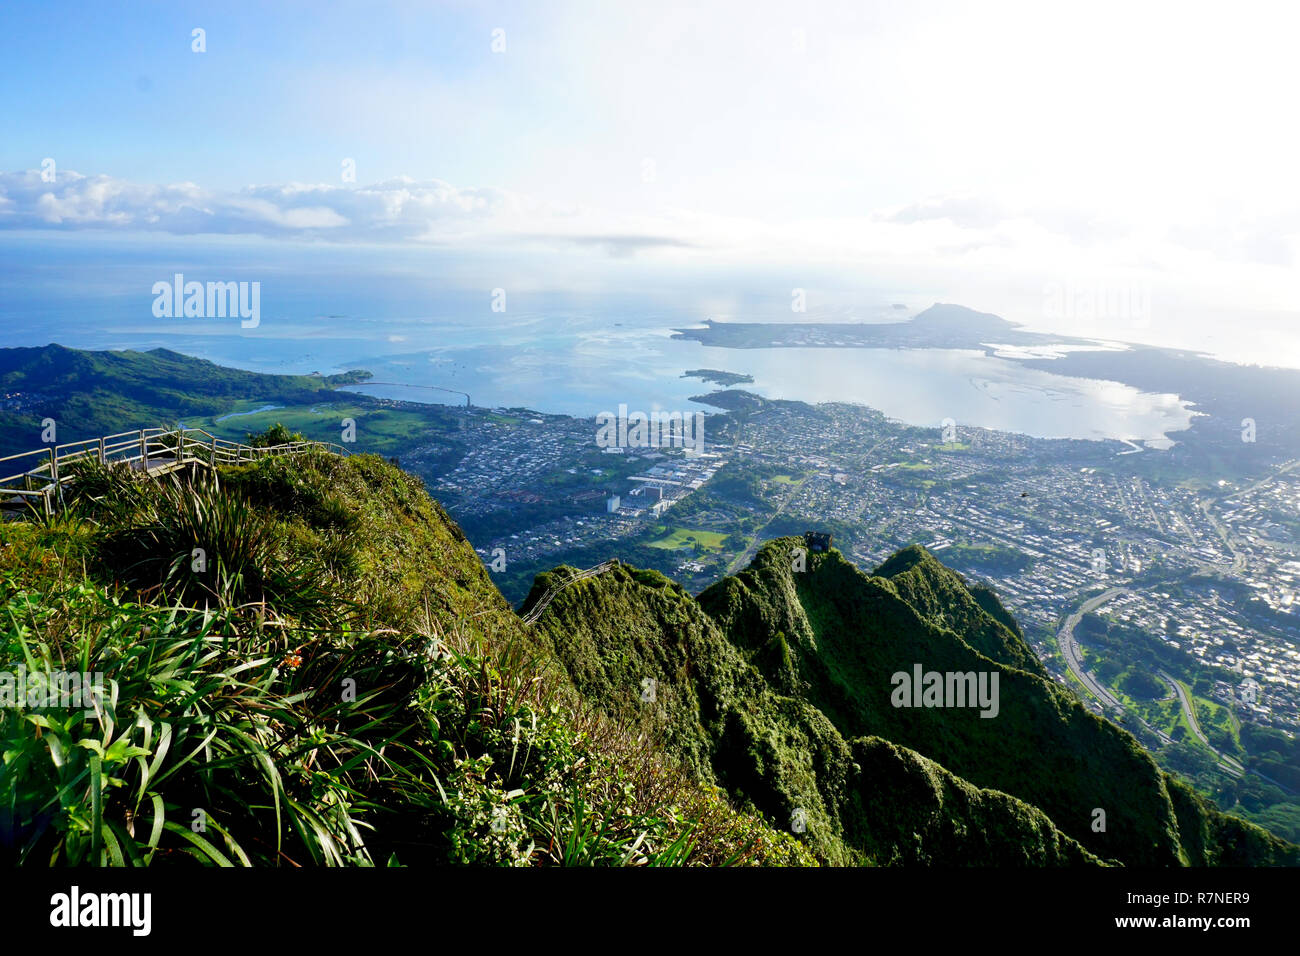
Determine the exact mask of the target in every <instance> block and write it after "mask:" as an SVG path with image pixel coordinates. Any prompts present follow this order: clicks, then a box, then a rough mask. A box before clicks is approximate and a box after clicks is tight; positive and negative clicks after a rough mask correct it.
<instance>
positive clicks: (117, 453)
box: [0, 428, 351, 515]
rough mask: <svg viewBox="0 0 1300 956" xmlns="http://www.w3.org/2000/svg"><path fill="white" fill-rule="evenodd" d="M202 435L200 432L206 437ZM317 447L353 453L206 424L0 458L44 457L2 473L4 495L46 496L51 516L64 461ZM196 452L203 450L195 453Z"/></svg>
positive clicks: (249, 455) (179, 458)
mask: <svg viewBox="0 0 1300 956" xmlns="http://www.w3.org/2000/svg"><path fill="white" fill-rule="evenodd" d="M198 436H202V440H201V439H200V438H199V437H198ZM118 439H121V440H118ZM313 449H320V450H323V451H326V452H329V453H330V454H332V455H349V454H351V452H349V451H348V450H347V449H346V448H344V447H343V446H342V445H338V444H335V443H334V442H320V441H298V442H283V443H281V444H279V445H269V446H265V447H258V446H255V445H248V444H245V443H244V442H233V441H230V440H228V439H225V438H218V437H217V436H216V435H213V434H212V433H211V432H209V431H205V430H204V429H202V428H175V429H172V430H170V431H169V430H167V429H165V428H140V429H137V430H136V431H132V432H118V433H117V434H115V435H105V436H103V437H102V438H85V439H81V440H79V441H74V442H66V443H65V444H62V445H51V446H48V447H46V448H37V449H33V450H32V451H24V452H18V453H17V454H15V455H6V456H4V457H3V458H0V469H3V467H4V465H5V463H6V462H17V461H19V460H21V459H24V458H34V457H37V456H39V457H40V458H41V459H42V460H41V461H39V462H37V463H36V464H34V465H33V466H32V467H30V468H27V469H25V470H23V471H19V472H15V473H14V474H12V475H7V476H5V477H0V496H11V495H13V496H18V497H20V498H22V497H40V498H42V499H44V510H45V513H46V514H47V515H48V514H51V513H52V511H53V507H54V499H55V498H56V497H60V492H61V489H62V487H63V485H64V484H66V483H67V482H68V480H69V478H70V477H71V476H70V475H67V474H66V473H65V472H64V468H63V467H62V466H64V465H67V464H71V463H73V462H76V461H82V460H85V459H87V458H94V459H97V460H98V461H99V463H100V464H110V463H111V464H131V463H133V462H141V464H142V465H143V470H144V471H145V472H146V473H147V472H149V471H150V470H151V466H150V462H151V461H156V462H157V467H159V468H166V470H168V471H174V470H177V469H179V468H183V467H185V466H186V465H190V464H196V463H197V464H203V465H208V466H213V465H218V464H230V463H232V462H235V463H238V462H244V461H255V460H256V459H258V458H265V457H271V456H277V455H296V454H301V453H302V452H306V451H311V450H313ZM195 451H198V452H201V454H195V453H194V452H195ZM14 482H21V483H22V487H20V488H12V487H9V485H11V484H12V483H14ZM33 483H39V486H38V487H32V484H33Z"/></svg>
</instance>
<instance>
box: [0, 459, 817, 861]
mask: <svg viewBox="0 0 1300 956" xmlns="http://www.w3.org/2000/svg"><path fill="white" fill-rule="evenodd" d="M71 492H72V493H71V494H70V497H71V499H72V501H71V507H70V508H69V510H68V511H67V512H66V513H64V514H62V515H60V516H59V517H57V518H56V519H54V520H52V521H49V522H42V523H29V522H7V523H5V524H4V525H2V526H0V539H2V541H0V543H2V544H3V547H0V607H2V608H3V618H2V619H0V620H2V622H3V623H2V624H0V648H3V652H4V661H3V663H4V669H5V670H7V671H8V672H13V671H14V670H15V669H16V667H17V666H18V664H19V663H24V662H25V664H26V666H27V667H28V668H30V669H43V668H52V669H65V668H67V667H69V666H70V665H72V666H75V668H76V669H77V670H87V671H99V672H101V673H103V674H104V675H105V678H106V680H107V682H108V683H109V686H110V687H111V688H112V693H111V694H108V695H106V696H105V703H104V705H103V706H102V707H101V709H100V711H99V712H94V711H91V713H89V714H87V713H85V712H83V711H82V710H80V709H78V710H75V711H69V710H67V709H57V708H34V709H31V710H27V709H23V710H16V709H12V708H5V709H4V710H2V711H0V752H3V754H4V761H5V772H4V773H3V774H0V807H4V808H5V810H4V813H5V815H4V822H5V825H4V828H3V833H4V839H3V841H2V842H0V857H3V858H4V859H5V860H6V861H7V862H27V863H51V862H53V863H78V862H82V863H87V862H88V863H98V864H109V865H118V864H125V865H147V864H157V863H162V862H183V861H189V862H191V863H203V864H214V863H215V864H221V865H224V864H225V863H234V864H255V865H339V864H357V865H370V864H384V863H390V864H391V863H399V864H413V863H436V862H460V863H494V864H509V865H531V864H547V863H554V864H578V863H582V864H611V863H612V864H634V865H637V864H648V865H666V864H682V863H709V864H723V863H803V862H811V857H810V856H809V855H808V854H807V852H806V851H805V850H804V848H803V847H802V846H801V845H800V844H799V843H798V841H796V840H795V838H794V837H793V836H790V835H787V834H782V833H780V832H778V831H775V830H773V829H771V828H770V827H768V826H767V825H765V824H764V823H762V821H760V820H759V819H757V818H756V817H754V816H753V815H751V814H746V813H742V812H737V811H736V810H734V809H733V808H732V807H731V805H730V804H729V803H728V802H727V800H726V799H725V798H724V797H723V796H722V795H720V794H719V792H718V791H716V790H715V789H712V788H710V787H707V786H704V785H702V784H700V783H698V782H696V781H694V780H693V779H691V778H690V777H689V776H688V775H687V774H686V773H685V772H684V771H683V770H682V769H681V768H680V767H679V766H677V765H676V764H675V763H674V762H673V761H671V760H667V759H665V758H664V757H663V756H662V754H661V748H660V747H659V745H658V743H657V741H656V740H655V738H654V737H653V736H650V735H647V734H646V733H645V732H644V730H643V728H641V727H639V726H637V725H633V724H621V723H618V722H616V721H614V720H612V719H610V718H609V717H607V716H606V715H604V714H603V713H601V712H600V711H598V710H596V709H593V708H592V707H590V706H588V705H587V704H586V703H585V702H584V701H583V700H582V699H581V698H579V697H578V696H577V695H576V694H575V692H574V690H573V688H572V686H571V685H570V684H569V682H568V681H567V680H566V679H564V677H563V675H562V674H561V673H560V672H559V671H558V670H557V669H556V668H555V667H553V666H552V665H550V663H549V662H548V660H547V659H546V657H545V656H544V655H543V654H542V653H540V651H539V649H538V647H537V645H536V642H535V640H534V639H533V638H532V636H531V635H530V634H529V633H528V631H527V630H526V629H525V628H524V627H523V625H522V624H521V622H520V621H519V619H518V617H517V616H516V615H515V614H514V612H513V611H512V610H511V609H510V608H509V606H508V605H507V604H506V603H505V601H504V600H503V599H502V598H501V596H500V594H499V593H498V592H497V591H496V589H495V588H494V587H493V585H492V583H491V582H490V580H489V579H488V577H487V574H486V572H485V571H484V569H483V567H482V565H481V564H480V563H479V561H478V559H477V556H476V555H475V554H474V553H473V551H472V549H471V548H470V546H469V544H468V542H467V541H466V540H465V538H464V536H463V535H462V534H461V533H460V531H459V529H458V528H456V526H455V525H454V524H453V523H452V522H451V521H450V520H449V519H448V518H447V516H446V514H445V513H444V512H443V511H442V509H441V508H440V507H439V506H438V505H437V504H435V503H434V502H432V501H431V500H430V499H429V498H428V496H427V495H425V493H424V492H423V490H422V488H421V486H420V483H419V482H418V480H416V479H414V478H412V477H410V476H409V475H406V474H404V473H403V472H401V471H399V470H398V469H396V468H394V467H393V466H392V465H390V464H388V463H386V462H384V461H383V460H382V459H379V458H377V457H374V456H354V457H351V458H339V457H335V456H332V455H328V454H323V453H311V454H305V455H302V456H298V457H295V458H292V459H288V458H278V459H270V458H268V459H262V460H259V461H257V462H256V463H254V464H251V465H245V466H242V467H239V468H231V469H222V470H221V472H220V473H219V474H218V475H207V474H205V473H200V474H197V475H195V476H194V477H193V478H192V479H191V480H189V481H185V482H182V481H172V480H171V479H168V481H167V482H159V481H156V480H154V479H148V478H141V477H139V476H137V475H135V474H133V473H130V472H128V471H126V470H122V469H104V470H102V472H95V473H91V472H90V471H89V470H88V471H87V474H86V476H85V478H84V480H81V479H80V478H79V480H78V481H77V483H76V484H75V485H74V486H73V488H72V489H71ZM198 541H202V542H204V544H205V545H206V550H207V561H206V565H202V564H200V565H196V564H194V563H192V562H193V560H194V559H193V550H194V549H193V547H192V546H193V545H194V544H195V542H198ZM145 555H148V556H149V560H147V561H146V560H142V558H143V557H144V556H145ZM124 569H129V573H126V570H124ZM308 569H309V572H310V573H308ZM276 574H281V575H287V576H289V580H288V581H287V582H286V581H284V580H281V579H279V578H277V577H276V576H275V575H276ZM196 811H197V812H196ZM195 821H202V826H201V827H200V826H195V825H194V822H195Z"/></svg>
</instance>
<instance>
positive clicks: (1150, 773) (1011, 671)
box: [525, 538, 1300, 866]
mask: <svg viewBox="0 0 1300 956" xmlns="http://www.w3.org/2000/svg"><path fill="white" fill-rule="evenodd" d="M802 543H803V542H802V540H801V539H797V538H787V539H779V540H776V541H772V542H769V543H767V544H766V545H765V546H764V547H763V548H762V549H761V550H760V551H759V553H758V554H757V555H756V556H755V558H754V561H753V562H752V563H751V565H750V566H749V567H748V568H747V569H745V570H743V571H741V572H740V573H739V574H737V575H734V576H732V577H728V578H725V579H723V580H722V581H719V582H718V583H716V584H715V585H713V586H711V587H710V588H708V589H707V590H705V591H704V592H703V593H701V594H700V595H699V597H698V598H697V599H692V598H690V597H689V596H688V595H686V594H684V593H683V592H682V591H681V590H680V589H679V588H677V587H676V586H675V585H672V584H671V583H670V582H668V581H667V580H666V579H659V576H657V575H651V574H648V573H646V572H637V571H632V570H628V569H619V570H618V571H616V572H614V573H611V574H607V575H604V576H601V577H597V578H592V579H588V580H585V581H582V582H579V583H577V584H574V585H573V586H571V587H569V588H567V589H565V590H564V591H561V592H560V594H559V595H558V596H557V597H556V598H555V599H554V600H553V602H552V603H551V605H550V607H549V608H548V609H547V611H546V613H545V615H543V617H542V619H541V621H540V623H539V626H540V628H541V629H542V630H543V631H544V632H545V633H546V634H547V635H548V636H549V639H550V641H551V646H552V648H553V650H554V652H555V654H556V656H557V657H558V658H559V659H560V660H561V661H562V662H563V663H564V665H565V667H566V670H567V672H568V674H569V676H570V677H571V679H572V680H573V681H574V683H575V686H577V687H578V688H579V689H580V690H581V691H582V692H583V693H585V694H589V695H592V696H595V697H596V698H597V699H601V700H603V701H606V702H607V705H608V706H610V707H611V708H613V709H615V710H619V711H624V712H626V711H628V710H631V709H635V708H636V707H644V706H645V704H644V703H643V702H638V701H637V700H636V698H635V695H634V694H633V690H634V689H635V688H638V687H641V686H642V684H643V682H644V681H646V680H653V681H654V682H655V687H656V699H655V701H654V703H653V705H652V709H653V712H654V714H655V718H656V720H657V721H658V722H659V724H660V725H661V726H662V727H663V730H664V739H665V742H666V744H667V746H669V747H670V748H671V749H673V751H674V752H675V753H677V754H678V755H679V756H680V757H681V758H682V759H683V760H685V761H686V762H687V763H688V764H689V765H690V766H692V767H694V768H696V769H697V772H699V773H700V774H701V775H704V776H708V775H709V774H711V775H712V778H713V779H716V780H717V781H718V782H719V783H720V784H721V785H722V786H723V788H724V789H726V790H727V791H728V792H729V793H731V795H732V796H733V798H736V799H737V800H739V801H740V802H741V803H742V805H746V806H753V807H754V808H755V809H756V810H758V811H760V812H761V813H763V814H764V815H765V816H766V817H767V818H768V819H772V820H778V821H779V820H788V819H790V817H791V816H792V815H793V814H794V813H795V812H796V811H797V810H803V812H804V813H805V814H806V817H807V829H808V832H809V834H810V835H811V840H812V842H813V843H814V845H815V846H817V847H818V848H819V852H821V853H823V854H824V855H825V856H826V857H827V858H829V859H839V858H841V857H849V858H852V857H853V856H854V855H855V854H858V853H864V854H869V855H871V856H872V857H873V858H882V859H904V860H917V859H931V858H933V854H934V852H935V851H934V848H933V847H931V846H929V845H928V844H927V840H926V838H925V837H923V836H917V837H916V841H917V842H916V844H915V845H913V844H911V843H909V841H910V840H912V839H913V838H912V836H911V834H912V832H913V831H912V830H910V829H908V828H907V827H901V828H900V827H899V823H898V821H899V813H900V812H901V811H902V809H903V807H902V806H901V805H899V804H897V803H893V804H891V806H892V807H893V814H892V816H887V817H886V818H885V820H886V822H887V823H888V824H889V826H892V827H894V829H893V830H892V831H890V830H889V827H888V826H887V827H885V828H884V830H885V832H894V833H895V834H902V835H903V836H902V837H901V839H902V842H901V843H900V842H898V841H899V839H900V837H897V836H896V837H895V839H893V840H889V839H885V838H883V837H882V836H881V832H882V827H881V825H880V823H879V822H873V819H872V814H871V812H870V804H865V805H864V804H863V803H862V802H861V796H860V795H861V794H862V793H863V792H870V793H872V794H874V795H875V798H876V799H877V800H878V799H881V795H882V794H885V793H887V792H889V791H890V787H891V786H892V783H890V782H887V781H882V780H880V779H878V778H871V779H868V778H866V777H864V775H863V771H862V770H861V769H859V768H860V767H861V761H860V760H856V759H854V758H853V757H852V756H851V755H852V754H854V753H857V751H858V749H859V748H860V747H862V746H865V743H864V742H865V741H870V740H873V739H877V740H881V741H886V742H888V743H889V744H891V745H892V746H894V747H895V748H897V751H898V753H899V754H900V755H901V756H902V758H903V763H904V764H905V763H906V762H907V761H911V762H912V765H913V766H915V763H916V761H918V760H919V761H925V762H926V763H925V764H924V766H934V767H937V768H939V769H941V770H942V772H943V773H944V774H947V775H948V776H950V777H952V782H951V783H950V786H951V787H955V788H957V790H958V791H960V792H962V793H967V792H973V793H974V794H976V795H977V796H978V797H979V799H978V800H974V801H973V802H972V801H965V802H962V803H960V804H959V805H960V806H961V807H962V808H963V809H964V810H970V808H971V807H973V806H978V807H980V808H981V812H984V813H998V814H1006V815H1009V816H1010V817H1012V818H1015V820H1016V824H1015V825H1014V826H1013V825H1011V824H1010V823H1009V822H1007V821H1005V820H1004V821H1003V825H1002V826H1001V827H1000V828H998V829H999V832H1002V833H1004V834H1005V833H1008V832H1010V833H1020V834H1022V836H1023V839H1024V840H1025V843H1024V844H1023V845H1022V846H1019V847H1017V848H1015V849H1014V850H1013V851H1012V856H1015V854H1016V853H1021V854H1023V856H1024V858H1027V859H1035V860H1048V859H1050V860H1061V859H1063V858H1064V859H1068V860H1070V861H1073V862H1083V861H1088V862H1095V861H1097V860H1099V859H1100V860H1111V861H1115V862H1120V863H1124V864H1128V865H1157V866H1169V865H1180V864H1213V863H1219V864H1230V865H1243V864H1249V863H1287V864H1294V863H1296V862H1300V851H1298V850H1297V848H1296V847H1294V846H1292V845H1291V844H1288V843H1286V842H1285V841H1282V840H1279V839H1277V838H1276V837H1273V836H1272V835H1270V834H1268V833H1267V832H1266V831H1264V830H1262V829H1260V828H1258V827H1255V826H1254V825H1252V824H1248V823H1245V822H1243V821H1240V820H1238V819H1236V818H1234V817H1230V816H1227V815H1225V814H1222V813H1221V812H1219V811H1218V810H1217V809H1215V808H1213V807H1211V806H1209V805H1208V804H1207V803H1206V802H1205V801H1204V800H1203V799H1202V798H1200V797H1199V796H1197V795H1196V794H1195V793H1194V792H1192V791H1191V790H1190V789H1189V788H1186V787H1185V786H1184V785H1182V784H1180V783H1178V782H1177V781H1174V780H1173V779H1172V778H1170V777H1168V775H1166V774H1164V773H1163V772H1162V771H1160V769H1159V768H1158V767H1157V766H1156V764H1155V762H1154V761H1153V760H1152V758H1151V757H1150V756H1149V755H1148V754H1146V752H1145V751H1143V750H1142V749H1141V747H1140V746H1139V745H1138V743H1137V741H1136V740H1135V739H1134V738H1133V737H1132V736H1131V735H1129V734H1128V733H1127V731H1124V730H1122V729H1120V728H1119V727H1117V726H1115V725H1113V724H1111V723H1109V722H1108V721H1105V720H1102V719H1101V718H1098V717H1096V716H1095V715H1093V714H1091V713H1090V712H1089V711H1087V710H1086V708H1084V707H1083V706H1082V704H1081V703H1080V702H1079V701H1077V700H1076V699H1075V698H1074V697H1073V696H1072V695H1070V693H1069V692H1068V691H1066V690H1064V689H1062V688H1060V687H1058V686H1056V685H1055V684H1054V683H1053V682H1052V681H1051V680H1050V679H1048V678H1047V675H1046V672H1045V671H1044V670H1043V668H1042V666H1041V664H1040V663H1039V662H1038V661H1037V660H1036V659H1035V658H1034V655H1033V652H1032V650H1031V649H1030V648H1029V647H1028V645H1027V644H1025V642H1024V639H1023V637H1022V636H1021V635H1020V634H1019V633H1018V629H1015V630H1013V627H1014V622H1013V621H1011V619H1010V616H1009V615H1008V614H1007V613H1006V611H1005V609H1003V608H1002V607H1001V605H1000V603H998V602H997V600H996V597H995V596H993V595H992V594H991V592H987V591H986V592H983V593H981V594H979V595H978V596H977V595H976V594H974V593H972V592H971V590H970V589H968V588H967V587H966V585H965V583H964V582H963V581H962V579H961V578H960V577H959V576H958V575H956V574H955V573H954V572H952V571H950V570H948V569H947V568H945V567H944V566H943V565H942V564H940V563H939V562H938V561H937V560H936V559H935V558H934V557H933V556H932V555H930V554H928V553H927V552H925V551H924V550H923V549H921V548H919V547H912V548H908V549H906V550H904V551H902V552H899V553H898V554H896V555H894V556H893V557H891V558H890V559H889V560H888V561H886V562H885V563H884V564H882V565H881V567H880V568H878V569H877V571H876V573H875V574H872V575H868V574H866V573H864V572H862V571H861V570H859V569H858V568H856V567H854V566H853V565H851V564H849V563H848V562H847V561H845V560H844V559H843V558H842V556H841V555H840V554H839V553H838V552H836V551H834V550H832V551H830V552H828V553H825V554H812V555H808V557H807V562H808V563H807V570H805V571H797V570H794V567H795V562H794V561H793V560H792V557H791V556H792V554H793V553H794V549H795V548H797V547H799V546H801V545H802ZM554 583H555V580H554V579H553V578H551V577H549V576H545V575H544V576H541V577H539V579H538V582H537V584H536V585H535V587H534V594H533V595H531V596H530V599H529V602H531V601H533V600H535V598H536V596H537V595H538V594H539V593H540V592H541V591H542V590H544V589H545V588H547V587H549V586H551V585H552V584H554ZM529 602H526V604H525V607H527V606H528V603H529ZM1006 622H1009V623H1010V625H1011V626H1008V623H1006ZM917 664H920V665H921V666H922V668H923V670H925V671H938V672H941V673H951V672H956V673H980V672H983V673H986V674H992V673H994V672H996V674H997V675H998V679H999V686H1000V702H999V703H1000V706H999V710H998V713H997V715H996V716H995V717H993V718H992V719H986V718H984V717H981V716H980V714H979V712H978V711H977V710H975V709H970V708H960V707H910V708H909V707H905V708H900V707H895V706H893V704H892V703H891V691H892V689H893V684H892V682H891V678H892V676H893V675H894V674H898V673H902V674H905V675H909V676H910V675H911V673H912V671H913V667H914V666H915V665H917ZM881 766H882V768H887V767H892V768H893V772H898V773H899V774H900V775H901V776H902V777H904V778H905V777H907V776H908V773H905V772H904V769H905V768H904V766H902V765H901V764H899V763H897V762H894V763H891V762H888V761H886V762H885V763H884V764H882V765H881ZM898 785H899V786H900V787H904V786H905V785H904V783H903V781H902V780H900V781H899V782H898ZM963 788H967V789H963ZM994 794H996V795H997V797H996V798H995V797H994V796H993V795H994ZM864 806H865V807H866V810H865V811H864ZM1097 811H1101V812H1103V813H1104V820H1105V825H1104V829H1102V828H1101V826H1100V825H1099V821H1100V819H1101V818H1100V817H1099V815H1098V813H1097ZM1040 818H1041V819H1040ZM964 822H968V821H962V820H961V819H960V817H958V818H955V819H953V820H951V821H948V825H949V826H951V827H952V828H953V831H954V832H964V831H963V830H962V824H963V823H964ZM1095 824H1096V829H1094V825H1095ZM925 832H927V831H925V830H924V829H918V830H916V833H917V834H924V833H925ZM948 842H949V844H950V843H951V840H949V841H948ZM1013 842H1014V841H1013ZM1006 849H1007V848H1006V847H1003V848H1002V850H1003V851H1005V850H1006ZM959 856H960V855H959Z"/></svg>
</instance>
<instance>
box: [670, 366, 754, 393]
mask: <svg viewBox="0 0 1300 956" xmlns="http://www.w3.org/2000/svg"><path fill="white" fill-rule="evenodd" d="M682 378H698V379H699V380H700V381H701V382H710V383H712V384H714V385H721V386H722V387H723V388H730V387H731V386H732V385H748V384H750V383H752V382H753V381H754V376H752V375H741V374H740V373H739V372H724V371H722V370H721V369H716V368H693V369H691V370H690V371H689V372H682Z"/></svg>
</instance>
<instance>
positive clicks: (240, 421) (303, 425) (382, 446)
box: [185, 400, 437, 454]
mask: <svg viewBox="0 0 1300 956" xmlns="http://www.w3.org/2000/svg"><path fill="white" fill-rule="evenodd" d="M266 404H268V403H266V402H258V401H251V402H249V401H240V402H235V403H234V404H233V407H232V409H231V411H232V412H234V413H236V414H237V415H238V417H235V418H226V419H225V420H224V421H220V422H218V421H217V420H216V419H217V418H221V417H223V416H220V415H218V416H213V417H193V418H186V419H185V424H186V425H187V426H188V427H190V428H202V429H204V430H205V431H208V432H211V433H212V434H214V435H217V436H218V437H221V438H229V439H232V440H239V439H243V438H244V437H245V436H246V435H247V434H249V433H252V434H259V433H261V432H264V431H266V429H267V428H269V427H270V426H272V425H274V424H276V423H277V422H279V423H280V424H282V425H284V426H285V427H286V428H288V429H289V430H290V431H295V432H301V433H302V434H304V435H306V436H307V437H308V438H312V439H315V440H317V441H328V442H334V443H335V444H344V434H343V421H344V420H345V419H351V420H352V421H353V422H355V424H356V434H355V442H352V443H348V444H347V447H348V448H349V450H351V451H357V452H375V453H377V454H393V453H394V451H395V450H396V449H398V448H400V447H402V446H409V445H410V444H411V443H413V442H417V441H419V440H420V439H421V438H423V437H425V436H426V435H430V434H432V433H435V432H436V431H437V429H436V427H435V426H434V424H433V422H431V420H430V416H428V415H426V414H425V413H423V412H422V411H420V410H414V409H395V408H377V407H375V406H373V405H361V404H356V403H353V402H351V401H347V400H344V401H337V402H336V401H322V402H317V403H315V404H312V405H294V406H290V407H287V408H275V409H270V410H268V411H254V409H258V408H261V407H262V406H264V405H266ZM243 412H252V414H239V413H243ZM224 414H229V413H224Z"/></svg>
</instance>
